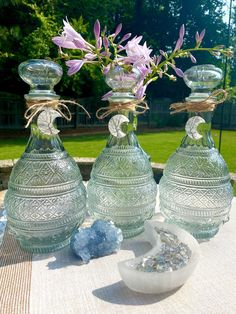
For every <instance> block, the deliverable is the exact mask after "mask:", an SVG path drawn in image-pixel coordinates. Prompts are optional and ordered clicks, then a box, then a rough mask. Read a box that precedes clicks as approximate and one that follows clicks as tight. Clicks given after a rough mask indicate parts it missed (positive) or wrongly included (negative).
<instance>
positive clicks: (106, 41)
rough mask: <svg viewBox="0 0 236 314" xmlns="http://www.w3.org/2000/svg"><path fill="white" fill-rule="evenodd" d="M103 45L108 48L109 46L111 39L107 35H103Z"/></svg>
mask: <svg viewBox="0 0 236 314" xmlns="http://www.w3.org/2000/svg"><path fill="white" fill-rule="evenodd" d="M103 46H104V47H105V48H106V49H107V48H108V46H109V40H108V38H107V37H106V36H104V37H103Z"/></svg>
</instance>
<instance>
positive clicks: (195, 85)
mask: <svg viewBox="0 0 236 314" xmlns="http://www.w3.org/2000/svg"><path fill="white" fill-rule="evenodd" d="M222 77H223V73H222V70H221V69H220V68H217V67H215V66H214V65H212V64H203V65H197V66H193V67H191V68H190V69H188V70H187V71H185V72H184V77H183V78H184V82H185V84H186V85H187V86H188V87H189V88H191V94H190V96H189V97H188V98H186V100H190V101H194V100H200V99H206V98H207V97H208V96H209V94H210V93H211V92H212V90H213V89H214V88H215V87H216V86H218V85H219V84H220V82H221V80H222Z"/></svg>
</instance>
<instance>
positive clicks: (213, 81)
mask: <svg viewBox="0 0 236 314" xmlns="http://www.w3.org/2000/svg"><path fill="white" fill-rule="evenodd" d="M221 79H222V71H221V70H220V69H219V68H216V67H215V66H213V65H199V66H194V67H192V68H190V69H189V70H187V71H186V72H185V73H184V81H185V83H186V84H187V86H188V87H190V88H191V90H192V93H191V95H190V97H188V98H187V99H186V100H187V101H188V102H196V101H198V102H199V101H203V100H205V99H206V98H207V97H208V96H209V95H210V93H211V91H212V89H214V88H215V87H216V86H217V85H218V84H219V83H220V81H221ZM212 114H213V112H212V111H209V112H191V113H189V119H188V121H187V123H186V126H185V129H186V133H187V134H186V136H185V137H184V138H183V140H182V143H181V145H180V147H179V148H178V149H177V151H176V152H175V153H174V154H173V155H172V156H171V157H170V158H169V160H168V162H167V164H166V167H165V170H164V174H163V177H162V179H161V181H160V208H161V212H162V213H163V214H164V216H165V217H166V218H167V220H168V221H169V222H172V223H175V224H178V225H180V226H181V227H183V228H185V229H186V230H188V231H189V232H191V233H192V234H193V235H194V236H195V237H196V238H198V239H208V238H211V237H213V236H214V235H215V234H216V233H217V232H218V230H219V227H220V225H221V224H222V223H224V222H226V221H228V219H229V211H230V207H231V201H232V198H233V190H232V186H231V184H230V176H229V172H228V168H227V165H226V163H225V161H224V159H223V157H222V156H221V155H220V154H219V152H218V150H217V149H216V148H215V145H214V141H213V139H212V136H211V119H212Z"/></svg>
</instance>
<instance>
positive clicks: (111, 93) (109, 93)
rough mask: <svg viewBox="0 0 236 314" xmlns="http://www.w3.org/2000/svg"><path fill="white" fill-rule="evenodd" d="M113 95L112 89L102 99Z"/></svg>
mask: <svg viewBox="0 0 236 314" xmlns="http://www.w3.org/2000/svg"><path fill="white" fill-rule="evenodd" d="M112 95H113V92H112V90H110V91H109V92H108V93H106V94H105V95H103V96H102V100H104V101H105V100H108V99H109V98H110V97H111V96H112Z"/></svg>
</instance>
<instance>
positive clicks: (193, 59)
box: [189, 53, 197, 63]
mask: <svg viewBox="0 0 236 314" xmlns="http://www.w3.org/2000/svg"><path fill="white" fill-rule="evenodd" d="M189 56H190V59H191V61H192V63H197V60H196V58H195V57H194V56H193V55H192V54H191V53H189Z"/></svg>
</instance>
